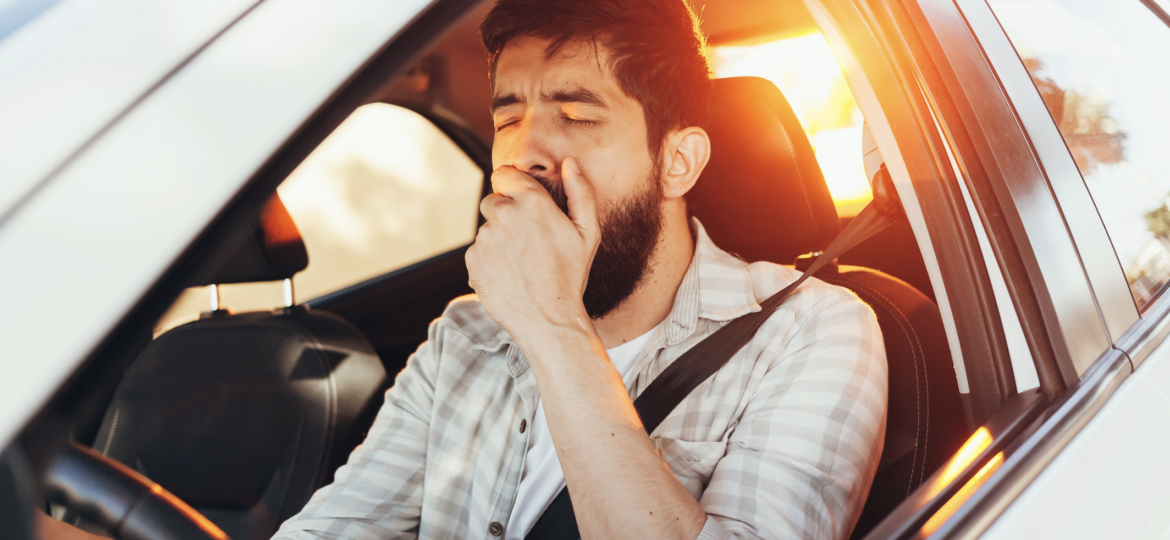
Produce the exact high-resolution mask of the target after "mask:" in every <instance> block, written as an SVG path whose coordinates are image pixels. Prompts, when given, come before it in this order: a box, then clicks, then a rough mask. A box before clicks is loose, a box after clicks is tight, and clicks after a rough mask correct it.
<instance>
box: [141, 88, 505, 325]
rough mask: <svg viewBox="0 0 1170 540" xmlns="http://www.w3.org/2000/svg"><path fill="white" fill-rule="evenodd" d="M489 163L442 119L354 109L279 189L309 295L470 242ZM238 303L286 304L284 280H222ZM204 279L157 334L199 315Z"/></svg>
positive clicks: (384, 107) (236, 307) (237, 307)
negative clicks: (300, 250)
mask: <svg viewBox="0 0 1170 540" xmlns="http://www.w3.org/2000/svg"><path fill="white" fill-rule="evenodd" d="M482 187H483V171H482V170H481V169H480V168H479V167H478V166H477V165H476V164H475V163H474V162H473V161H472V160H471V158H469V157H468V156H467V154H466V153H464V151H463V150H461V149H460V148H459V146H457V145H456V144H455V143H454V142H453V141H452V140H451V139H450V138H448V137H447V135H445V134H444V133H443V132H442V131H441V130H440V129H439V128H438V127H436V126H435V125H434V124H433V123H431V122H430V121H429V120H427V119H426V118H424V117H423V116H421V115H419V114H418V113H416V112H413V111H411V110H408V109H406V108H403V107H399V106H397V105H391V104H388V103H370V104H368V105H364V106H362V107H360V108H358V109H357V110H355V111H354V112H353V113H352V114H351V115H350V116H349V117H348V118H347V119H346V120H345V122H343V123H342V124H341V125H340V126H338V128H337V129H336V130H334V132H333V133H332V134H330V135H329V137H327V138H326V139H325V140H324V141H323V142H322V143H321V144H320V145H319V146H318V147H317V148H316V149H315V150H314V151H313V153H312V154H310V155H309V157H308V158H306V159H305V160H304V161H303V162H302V163H301V164H300V165H299V166H298V167H297V168H296V170H294V171H293V172H292V174H290V175H289V176H288V178H287V179H286V180H285V181H284V182H283V183H282V184H281V185H280V187H279V188H278V189H277V191H278V193H279V194H280V198H281V200H282V201H283V202H284V204H285V207H286V208H287V209H288V211H289V214H290V215H292V218H293V220H294V221H295V222H296V224H297V228H298V229H300V232H301V236H302V237H303V238H304V241H305V245H306V247H307V249H308V252H309V266H308V268H306V269H305V270H304V271H303V272H300V273H299V274H297V275H296V277H294V278H293V283H294V286H295V289H296V295H297V298H298V299H301V300H307V299H310V298H314V297H318V296H321V295H323V294H327V293H330V292H333V291H336V290H338V289H341V288H344V287H347V286H350V285H353V284H356V283H359V282H361V281H364V280H367V279H369V278H372V277H376V276H379V275H382V274H385V273H387V272H391V271H393V270H397V269H399V268H403V267H405V266H408V265H410V264H413V263H416V262H419V261H423V260H426V259H428V258H430V257H433V256H435V255H439V254H441V253H445V252H447V251H450V250H452V249H455V248H458V247H460V246H463V245H466V244H468V243H470V242H471V241H472V240H473V239H474V238H475V231H476V218H477V216H478V210H477V207H478V204H479V198H480V193H481V189H482ZM219 290H220V298H221V302H222V304H223V305H224V306H225V307H226V308H228V309H231V310H233V311H236V312H241V311H251V310H264V309H271V308H273V307H276V306H279V305H281V303H282V294H283V293H282V289H281V286H280V285H279V284H278V283H242V284H232V285H221V286H220V287H219ZM209 294H210V293H209V292H208V290H207V287H193V288H190V289H188V290H186V291H185V292H184V293H183V294H182V295H181V296H180V297H179V299H178V300H176V302H175V303H174V305H172V307H171V308H170V309H169V310H168V312H167V313H166V315H164V316H163V317H162V318H161V319H160V321H159V323H158V324H157V325H156V327H155V333H156V335H157V334H159V333H161V332H163V331H165V330H167V329H169V328H172V327H174V326H176V325H178V324H182V323H184V322H188V321H191V320H194V319H196V318H198V316H199V313H200V312H202V311H205V310H206V309H208V308H207V306H208V298H209Z"/></svg>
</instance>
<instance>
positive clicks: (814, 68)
mask: <svg viewBox="0 0 1170 540" xmlns="http://www.w3.org/2000/svg"><path fill="white" fill-rule="evenodd" d="M711 60H712V64H713V65H714V68H715V69H714V71H715V76H716V77H720V78H723V77H745V76H752V77H762V78H765V79H768V80H769V81H772V83H773V84H775V85H776V87H777V88H779V89H780V91H781V92H783V93H784V97H785V98H786V99H787V100H788V103H789V104H790V105H792V110H793V111H794V112H795V113H796V117H797V118H799V119H800V124H801V126H802V127H804V130H805V133H807V134H808V137H809V141H811V142H812V145H813V149H814V150H815V151H816V155H817V163H819V164H820V166H821V171H822V172H824V175H825V182H826V183H828V185H829V192H830V193H831V194H832V195H833V202H834V203H835V204H836V205H837V213H838V214H839V215H841V216H842V217H845V216H855V215H857V212H859V211H860V210H861V208H862V207H864V206H865V204H866V203H868V202H869V201H870V199H872V198H873V194H872V193H871V192H870V188H869V182H868V181H867V180H866V178H865V165H864V164H863V163H862V160H861V158H862V155H861V126H862V117H861V111H860V110H859V109H858V108H857V102H856V101H854V100H853V93H852V92H850V90H849V85H848V84H847V83H846V82H845V77H844V75H842V74H841V68H840V67H838V65H837V59H836V58H835V57H834V56H833V52H832V50H830V49H829V43H828V42H827V41H825V37H824V36H823V35H822V34H821V33H820V32H813V33H810V34H805V35H802V36H797V37H793V38H787V39H781V40H777V41H769V42H765V43H760V44H756V45H746V46H722V47H714V48H713V49H712V50H711Z"/></svg>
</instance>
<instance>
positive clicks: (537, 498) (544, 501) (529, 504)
mask: <svg viewBox="0 0 1170 540" xmlns="http://www.w3.org/2000/svg"><path fill="white" fill-rule="evenodd" d="M657 329H658V327H657V326H655V327H654V328H651V329H650V331H649V332H646V333H645V334H642V335H640V336H638V337H636V338H634V339H632V340H630V341H627V342H625V343H622V344H621V345H618V346H617V347H614V348H612V349H606V351H605V352H606V353H607V354H609V360H610V361H611V362H613V366H614V367H615V368H617V370H618V373H620V374H621V375H622V381H623V382H625V383H626V384H627V385H628V384H629V383H630V380H629V379H630V377H632V376H633V375H634V362H636V361H637V360H638V357H640V356H642V353H643V352H644V351H645V350H646V347H647V346H648V345H650V338H651V337H653V336H654V331H655V330H657ZM530 429H532V433H531V434H530V435H529V437H528V455H527V457H526V458H525V459H524V472H523V473H521V476H520V488H519V491H518V492H517V494H516V505H515V506H513V507H512V515H511V516H508V527H507V528H506V529H504V530H505V534H504V539H505V540H523V539H524V537H525V536H526V535H527V534H528V530H529V529H531V528H532V526H533V525H535V524H536V520H537V519H538V518H539V517H540V515H541V514H543V513H544V509H545V508H547V507H548V505H549V504H550V503H552V500H553V498H555V497H556V496H557V493H560V492H561V488H563V487H565V473H564V471H562V470H561V462H560V460H559V459H557V450H556V448H555V447H553V441H552V433H550V432H549V430H548V421H547V420H545V418H544V404H543V403H541V402H540V401H537V403H536V416H535V417H534V418H533V419H532V427H531V428H530Z"/></svg>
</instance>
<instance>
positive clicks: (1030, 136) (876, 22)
mask: <svg viewBox="0 0 1170 540" xmlns="http://www.w3.org/2000/svg"><path fill="white" fill-rule="evenodd" d="M826 4H829V5H830V6H831V7H829V9H827V10H826V11H828V12H829V13H830V14H831V15H832V18H831V19H828V18H826V19H827V20H826V22H827V23H830V24H838V25H840V26H843V27H848V26H847V25H852V30H850V31H849V32H841V34H842V39H841V41H843V42H845V44H846V45H845V46H846V47H847V48H849V49H850V50H859V49H860V50H865V51H866V53H865V54H868V55H869V56H882V55H883V54H884V55H888V56H887V58H886V62H887V65H888V64H897V63H898V61H899V58H898V57H901V61H902V62H904V63H903V64H901V65H900V66H899V70H900V71H903V73H902V82H903V83H904V84H903V85H901V86H900V87H898V86H895V85H893V84H886V85H883V86H881V87H879V88H878V90H879V92H878V93H879V94H881V95H880V98H881V99H880V100H879V101H881V105H882V106H883V112H886V113H887V114H889V110H890V109H895V110H896V109H897V106H899V105H901V104H903V103H905V102H907V101H909V102H918V103H919V107H922V106H923V105H926V107H924V108H923V109H924V110H921V111H920V112H919V114H920V115H921V116H929V117H932V118H933V120H932V121H930V123H937V124H938V125H939V127H940V128H941V130H942V132H943V133H944V135H945V137H946V144H947V146H948V148H947V150H948V151H947V152H946V153H943V152H938V153H937V154H936V155H938V156H939V158H938V159H939V160H940V161H943V160H944V156H951V157H953V158H954V159H955V161H956V162H957V163H956V165H957V168H958V170H959V171H961V178H960V179H959V180H961V181H963V182H964V183H965V186H964V187H966V192H967V196H969V197H970V198H971V199H972V202H973V203H974V204H973V206H974V207H975V208H976V210H977V211H976V214H975V215H972V216H971V218H972V220H973V221H976V222H979V223H980V224H981V226H982V227H984V229H985V231H986V233H987V236H988V237H989V239H990V240H991V244H992V246H993V250H994V251H995V253H994V255H995V257H994V259H995V260H996V261H997V262H998V264H999V266H1000V270H1001V272H1002V274H1003V275H1004V276H1005V278H1006V279H1007V281H1008V283H1009V295H1008V298H999V299H998V300H1000V301H1003V302H1009V303H1010V304H1011V305H1012V306H1013V307H1014V308H1015V310H1016V311H1017V314H1018V316H1019V320H1020V323H1021V325H1022V326H1023V327H1024V329H1025V335H1026V337H1027V339H1028V343H1029V349H1030V351H1031V353H1032V356H1033V360H1034V362H1035V364H1036V368H1037V372H1038V375H1039V377H1040V380H1041V388H1040V390H1041V391H1042V392H1043V393H1044V394H1045V396H1046V397H1047V399H1043V400H1040V401H1038V403H1041V405H1044V404H1047V403H1048V401H1049V400H1052V401H1051V404H1049V405H1047V407H1036V406H1035V405H1033V406H1030V407H1016V408H1014V409H1013V408H1012V407H1005V408H1004V409H1005V411H1002V412H1004V413H1006V414H1007V415H1009V416H1010V415H1016V416H1021V415H1023V416H1031V415H1035V416H1036V417H1037V419H1036V420H1035V421H1033V420H1031V418H1029V419H1028V422H1026V423H1028V424H1030V425H1029V426H1027V427H1026V428H1024V429H1016V430H1014V431H1012V432H1011V433H1010V434H1009V433H1008V432H1006V431H1003V430H1001V431H1000V432H998V433H997V432H996V431H995V429H993V430H992V432H993V433H996V437H999V436H1003V437H1005V438H1006V439H1008V440H999V439H997V440H995V441H994V443H995V444H993V446H992V447H991V448H990V449H989V450H988V451H985V452H983V453H981V454H979V455H977V456H974V457H972V458H971V460H970V461H969V462H968V463H966V467H965V469H964V470H963V472H962V473H961V474H959V475H957V477H956V478H955V479H954V480H953V484H955V485H956V489H952V490H950V491H949V492H948V493H947V494H946V495H945V497H946V498H950V497H951V496H952V495H954V494H955V493H956V492H957V491H958V489H957V486H963V487H967V484H968V481H969V480H972V479H973V478H975V476H976V472H977V471H978V470H979V469H982V468H983V466H984V465H985V464H988V463H989V462H990V461H991V459H992V457H993V456H994V455H995V454H997V453H1000V452H1002V453H1003V454H1002V456H1001V457H1003V461H1002V465H997V468H992V471H991V472H990V473H989V474H988V475H987V476H986V477H982V476H983V475H980V476H981V478H979V479H978V480H977V481H972V482H971V484H972V486H971V489H970V490H969V492H968V493H965V494H963V496H962V497H961V498H960V497H956V499H957V500H956V501H954V502H955V503H956V504H950V503H948V504H947V508H946V509H945V510H946V513H945V515H942V518H943V519H942V520H940V521H941V524H940V525H939V526H938V527H937V528H934V529H933V530H932V531H931V534H928V535H929V536H935V535H937V536H939V537H974V536H978V535H979V534H980V533H981V532H982V531H984V530H986V528H987V527H988V526H989V524H990V523H992V522H994V520H995V519H996V518H997V517H998V516H999V515H1000V514H1001V513H1002V512H1003V510H1004V509H1005V508H1006V507H1007V506H1008V505H1010V504H1011V502H1012V501H1014V500H1015V498H1016V497H1017V496H1018V495H1019V493H1021V492H1022V491H1023V489H1025V488H1026V487H1027V485H1028V483H1029V482H1030V481H1031V480H1032V479H1033V478H1035V477H1036V476H1037V475H1039V474H1040V472H1042V471H1043V469H1044V467H1046V466H1047V464H1048V463H1050V462H1051V461H1052V459H1053V458H1054V457H1055V456H1056V455H1057V454H1059V452H1060V450H1061V449H1062V448H1064V446H1065V445H1067V444H1068V442H1069V441H1070V440H1071V439H1072V438H1073V437H1074V436H1075V435H1076V434H1077V433H1078V431H1079V430H1080V429H1081V428H1082V427H1083V426H1084V425H1085V424H1087V423H1088V421H1089V420H1091V419H1092V417H1093V415H1094V414H1095V413H1096V412H1097V411H1098V410H1100V409H1101V407H1102V406H1103V405H1104V403H1105V402H1106V401H1107V400H1108V398H1109V397H1110V396H1111V395H1112V394H1113V393H1114V392H1115V391H1116V389H1117V388H1118V387H1119V386H1120V385H1121V384H1122V383H1123V382H1124V381H1125V380H1126V378H1127V377H1128V375H1129V374H1130V373H1131V372H1132V370H1133V366H1132V364H1131V363H1130V360H1129V356H1128V355H1127V354H1126V351H1128V350H1129V349H1130V348H1131V347H1135V346H1137V345H1136V343H1137V342H1138V341H1139V340H1140V341H1141V343H1142V344H1143V345H1142V347H1144V349H1143V350H1146V351H1148V350H1149V349H1151V348H1152V346H1153V345H1151V343H1154V342H1160V339H1162V338H1164V337H1165V335H1166V334H1167V333H1170V324H1168V323H1166V322H1165V321H1164V320H1157V321H1154V320H1146V318H1144V317H1143V318H1142V319H1141V320H1138V317H1137V316H1136V315H1137V314H1136V307H1134V306H1132V305H1131V306H1129V310H1132V311H1128V310H1127V309H1126V302H1125V301H1124V300H1132V299H1131V297H1130V296H1129V292H1128V286H1127V285H1126V284H1125V282H1124V275H1123V274H1122V273H1121V270H1120V265H1119V264H1116V266H1117V268H1115V269H1114V268H1112V267H1111V265H1110V263H1111V262H1112V263H1114V264H1115V263H1116V257H1115V256H1114V254H1113V252H1112V246H1111V245H1110V244H1109V243H1108V235H1107V234H1105V233H1104V225H1103V223H1101V221H1100V218H1099V216H1098V215H1097V212H1096V208H1095V207H1094V206H1092V201H1091V197H1089V194H1088V190H1087V187H1086V186H1085V185H1084V182H1083V180H1082V179H1081V177H1080V174H1079V172H1076V170H1075V164H1073V163H1072V160H1071V156H1070V155H1069V154H1068V150H1067V148H1065V147H1064V143H1063V139H1053V138H1052V136H1053V135H1054V134H1055V136H1056V137H1059V132H1058V131H1057V130H1056V129H1055V124H1054V122H1053V121H1052V119H1051V117H1050V116H1049V115H1048V114H1047V109H1046V108H1045V107H1044V105H1043V102H1042V101H1041V100H1040V97H1039V93H1038V91H1037V90H1036V88H1035V86H1034V85H1032V83H1031V80H1030V78H1023V79H1022V78H1021V77H1020V75H1021V73H1022V74H1023V76H1024V77H1027V73H1026V71H1025V70H1024V67H1023V64H1022V62H1020V60H1019V59H1018V57H1015V56H1014V55H1015V53H1014V49H1011V48H1010V42H1007V41H1006V35H1004V34H1003V31H1002V28H1000V27H999V26H998V23H997V22H996V23H995V24H994V26H992V25H991V24H989V21H988V19H987V18H986V15H987V14H989V13H990V8H989V7H988V6H987V5H986V3H985V2H983V1H981V0H955V1H954V2H952V1H950V0H888V1H880V0H879V1H872V2H867V1H864V0H857V1H850V0H843V1H842V2H839V3H832V4H830V3H829V2H826ZM960 6H962V7H963V8H965V9H964V10H963V11H960ZM968 10H970V11H968ZM976 10H986V12H982V13H978V14H975V17H974V21H975V23H974V24H971V20H972V18H968V17H969V16H971V15H972V13H974V12H975V11H976ZM818 22H820V21H818ZM992 22H994V19H993V18H992ZM843 23H844V24H843ZM822 24H823V23H822ZM858 27H864V28H866V29H867V30H870V31H871V32H872V33H870V34H869V35H868V36H867V35H866V34H865V33H864V32H859V31H858ZM874 34H876V35H878V36H880V39H873V40H870V41H868V42H867V41H866V40H864V39H859V36H861V37H869V36H872V35H874ZM976 36H978V38H979V39H976ZM984 42H986V43H984ZM1004 43H1007V44H1008V49H1007V50H1004V49H1003V45H1004ZM865 45H870V46H871V47H870V48H868V49H866V48H864V46H865ZM875 45H876V46H875ZM988 47H998V48H999V50H997V51H994V53H988V52H987V50H988ZM1008 51H1010V52H1011V57H1009V56H1008V55H1007V52H1008ZM865 54H859V55H858V56H859V57H861V56H864V55H865ZM890 57H893V59H892V60H891V59H890ZM1012 59H1014V64H1013V63H1012V62H1011V61H1010V60H1012ZM879 60H880V59H879ZM875 64H876V67H875ZM881 65H882V63H881V62H880V61H877V62H875V61H872V59H871V61H870V62H869V63H868V64H866V65H865V66H864V68H863V69H864V71H865V75H866V76H867V77H870V78H871V79H870V80H873V79H878V80H879V81H881V82H886V81H889V79H892V78H896V75H895V76H894V77H886V78H885V80H882V79H881V77H882V75H886V74H883V73H880V69H879V68H880V67H881ZM997 69H998V70H1002V72H1003V73H1006V74H1008V76H1007V77H1004V75H1003V73H1001V72H1000V71H998V70H997ZM875 71H877V72H878V73H873V72H875ZM1005 79H1006V80H1005ZM1025 83H1026V84H1025ZM851 84H852V81H851ZM1008 87H1010V88H1008ZM895 90H901V92H897V91H895ZM855 93H856V90H855ZM899 94H900V95H899ZM1017 98H1018V99H1019V101H1016V99H1017ZM1037 104H1038V106H1039V109H1037V107H1036V106H1037ZM1020 108H1028V110H1027V112H1026V114H1024V113H1021V112H1020V111H1019V109H1020ZM1041 115H1043V116H1041ZM1045 120H1046V122H1045ZM922 123H923V124H926V123H927V122H926V121H923V122H922ZM875 135H876V133H875ZM900 135H902V137H901V138H902V139H906V138H908V137H907V136H906V134H905V133H902V134H900ZM898 142H901V140H898ZM1057 143H1059V144H1057ZM880 144H881V141H880V139H879V145H880ZM1061 152H1063V154H1062V153H1061ZM1069 165H1072V166H1073V167H1074V168H1073V170H1072V171H1069V169H1068V166H1069ZM892 172H893V171H892ZM1070 172H1075V173H1076V174H1075V176H1074V175H1072V174H1070ZM1057 175H1059V176H1057ZM1054 177H1056V180H1055V184H1056V185H1055V187H1054V186H1053V182H1054V180H1053V178H1054ZM915 187H917V184H916V185H915ZM903 196H904V195H903ZM920 199H921V197H920ZM1086 204H1087V205H1088V206H1086ZM1075 211H1080V212H1085V213H1087V217H1086V215H1085V214H1080V215H1079V216H1078V219H1076V220H1073V222H1072V223H1070V222H1069V220H1067V219H1066V218H1065V215H1066V214H1067V213H1070V212H1075ZM1093 217H1096V219H1095V220H1094V219H1092V218H1093ZM1037 245H1040V246H1042V248H1044V250H1038V249H1037V248H1036V247H1035V246H1037ZM1103 256H1104V257H1105V258H1104V263H1102V262H1101V261H1093V263H1092V264H1086V263H1085V262H1084V260H1085V258H1086V257H1103ZM1119 291H1122V292H1123V293H1124V294H1123V295H1121V296H1120V298H1121V299H1122V301H1119V300H1118V298H1119V297H1118V292H1119ZM1165 304H1166V303H1162V305H1161V306H1158V305H1156V306H1154V308H1156V309H1158V310H1159V314H1162V313H1163V312H1166V311H1168V310H1167V309H1166V308H1165ZM1135 323H1136V324H1135ZM1122 332H1124V335H1120V334H1121V333H1122ZM1070 334H1072V335H1070ZM1139 335H1140V336H1141V337H1140V338H1139V337H1137V336H1139ZM1115 336H1120V338H1121V340H1120V341H1117V342H1115V341H1114V339H1113V337H1115ZM1130 341H1133V342H1134V345H1131V344H1130ZM1147 354H1148V352H1147ZM1003 420H1004V418H992V422H990V423H989V424H988V425H989V426H994V425H995V423H996V421H1000V422H1001V423H1002V422H1003ZM1017 424H1018V423H1017ZM1012 439H1014V440H1012ZM958 458H959V456H956V460H958ZM928 483H930V481H928ZM929 489H931V488H930V487H929V486H927V485H924V486H923V488H922V489H920V490H919V492H916V493H915V495H913V496H912V497H911V498H910V500H908V502H907V503H906V504H904V505H903V506H904V507H906V508H899V509H898V510H897V511H895V513H894V514H893V515H892V516H891V517H890V518H889V519H887V521H886V522H883V523H882V524H881V525H880V526H879V527H878V528H877V529H875V530H874V532H873V533H871V535H870V536H869V538H888V537H909V536H914V535H917V534H920V532H921V531H920V524H921V523H922V521H921V520H922V519H923V518H924V517H930V516H931V515H933V514H934V513H935V511H939V508H941V507H942V502H946V501H940V500H938V498H937V497H936V498H935V499H933V500H931V499H930V497H925V496H923V495H924V493H922V492H925V491H929ZM930 504H933V505H934V506H933V507H932V509H931V510H930V512H927V513H925V514H924V513H918V514H914V512H913V510H915V508H913V507H914V506H917V507H918V509H919V510H921V509H922V508H925V507H928V506H930ZM939 512H940V513H942V511H939ZM910 516H913V518H914V519H918V520H920V521H917V522H913V523H909V524H907V523H899V522H898V520H900V519H907V518H909V517H910ZM907 525H909V526H907Z"/></svg>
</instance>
